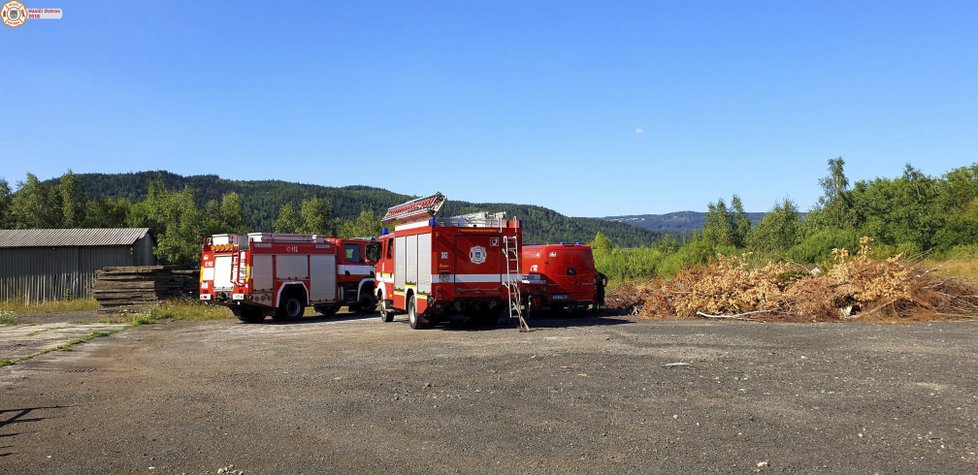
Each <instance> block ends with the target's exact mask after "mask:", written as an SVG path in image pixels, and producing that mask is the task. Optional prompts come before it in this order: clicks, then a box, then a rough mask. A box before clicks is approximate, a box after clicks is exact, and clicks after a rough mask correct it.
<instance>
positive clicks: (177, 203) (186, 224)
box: [127, 181, 208, 268]
mask: <svg viewBox="0 0 978 475" xmlns="http://www.w3.org/2000/svg"><path fill="white" fill-rule="evenodd" d="M127 221H128V223H129V225H130V226H135V227H148V228H150V230H152V232H153V235H154V236H155V237H156V250H155V253H156V257H157V259H158V260H159V261H160V263H162V264H170V265H176V266H181V267H188V268H190V267H196V266H198V265H199V264H200V245H201V242H202V241H203V238H204V236H205V235H206V234H207V231H208V230H207V225H208V224H207V220H206V219H205V216H204V213H203V212H202V211H201V210H200V209H199V208H198V207H197V202H196V196H195V193H194V190H193V189H191V188H190V187H185V188H184V189H183V190H181V191H179V192H171V191H169V190H167V189H166V187H165V186H164V185H163V182H162V181H153V182H151V183H150V185H149V190H148V192H147V196H146V199H145V200H143V201H141V202H139V203H136V204H135V205H133V207H132V212H131V213H130V214H129V216H128V217H127Z"/></svg>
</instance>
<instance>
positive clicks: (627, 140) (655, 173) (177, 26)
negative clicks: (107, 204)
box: [0, 0, 978, 216]
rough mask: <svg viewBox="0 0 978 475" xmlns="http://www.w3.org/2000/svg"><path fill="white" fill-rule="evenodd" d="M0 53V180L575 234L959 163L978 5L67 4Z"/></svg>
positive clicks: (812, 197)
mask: <svg viewBox="0 0 978 475" xmlns="http://www.w3.org/2000/svg"><path fill="white" fill-rule="evenodd" d="M26 3H27V6H28V7H61V8H63V9H64V18H63V19H62V20H58V21H40V20H37V21H32V22H28V23H27V24H26V25H25V26H23V27H21V28H18V29H10V28H6V27H4V28H2V29H0V45H2V51H3V52H4V56H5V58H6V60H5V61H4V68H3V70H2V73H0V94H2V96H3V99H2V100H0V130H3V131H4V133H3V136H4V142H5V145H4V146H3V147H0V163H2V165H0V176H2V177H4V178H6V179H7V180H8V181H10V182H15V181H17V180H21V179H23V176H24V174H25V173H27V172H28V171H31V172H33V173H35V174H37V175H38V176H40V177H41V178H49V177H54V176H58V175H60V174H61V173H63V172H64V171H65V170H66V169H68V168H71V169H73V170H74V171H75V172H76V173H80V172H110V173H111V172H127V171H139V170H148V169H167V170H170V171H173V172H176V173H181V174H218V175H220V176H222V177H226V178H235V179H268V178H275V179H282V180H287V181H298V182H304V183H316V184H322V185H331V186H341V185H349V184H365V185H372V186H378V187H383V188H387V189H390V190H394V191H397V192H402V193H408V194H427V193H430V192H433V191H442V192H443V193H445V194H446V195H448V196H449V197H450V198H455V199H464V200H469V201H516V202H523V203H533V204H539V205H543V206H547V207H551V208H554V209H556V210H558V211H560V212H563V213H565V214H570V215H578V216H601V215H613V214H632V213H660V212H668V211H677V210H684V209H695V210H703V209H705V208H706V204H707V203H708V202H709V201H712V200H715V199H716V198H718V197H721V196H722V197H729V195H730V194H732V193H739V194H740V195H741V197H742V198H743V200H744V203H745V206H746V207H747V208H748V209H749V210H757V211H761V210H766V209H768V208H770V206H771V205H772V204H773V203H774V202H775V201H776V200H778V199H780V198H782V197H784V196H790V197H791V198H792V199H794V200H795V201H796V202H797V203H798V204H799V205H800V206H801V207H802V208H808V207H809V206H811V205H812V204H813V203H814V202H815V201H816V199H817V197H818V195H819V194H820V190H819V188H818V184H817V179H818V177H820V176H822V175H824V174H825V167H826V160H828V159H829V158H832V157H836V156H843V157H844V158H845V159H846V161H847V165H848V173H849V176H850V178H852V179H861V178H872V177H875V176H896V175H898V174H899V173H900V171H901V169H902V167H903V164H904V163H906V162H911V163H912V164H914V165H915V166H917V167H918V168H921V169H923V170H924V171H925V172H926V173H929V174H941V173H944V172H946V171H947V170H949V169H952V168H955V167H958V166H962V165H967V164H971V163H972V162H975V161H978V153H976V150H978V86H976V85H978V28H976V24H978V2H974V1H941V2H927V1H922V0H921V1H914V2H906V1H875V2H868V1H864V2H852V1H844V2H830V1H819V2H806V3H807V4H806V5H802V4H801V3H802V2H773V1H771V2H762V1H751V2H744V1H733V0H730V1H721V2H706V1H701V2H696V1H693V2H679V1H669V2H653V1H635V2H626V1H605V2H597V1H589V2H585V1H568V0H563V1H554V2H537V1H533V2H527V1H513V2H508V1H497V0H493V1H482V2H477V1H468V2H457V1H454V2H425V1H420V2H390V3H388V2H381V1H374V2H282V1H279V2H272V3H264V4H263V5H260V4H257V3H255V4H249V6H247V7H246V6H245V5H244V2H175V1H167V2H113V1H99V2H78V1H63V0H43V1H42V0H28V1H26Z"/></svg>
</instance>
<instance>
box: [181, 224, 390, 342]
mask: <svg viewBox="0 0 978 475" xmlns="http://www.w3.org/2000/svg"><path fill="white" fill-rule="evenodd" d="M371 244H373V246H376V244H375V243H371V242H370V241H369V240H366V239H335V238H326V237H322V236H316V235H308V234H276V233H251V234H248V235H238V234H216V235H214V236H211V237H208V238H205V239H204V243H203V249H202V251H201V262H200V300H201V301H204V302H209V303H213V304H218V305H225V306H227V307H229V308H230V309H231V311H232V313H234V315H235V316H236V317H238V318H239V319H240V320H241V321H243V322H248V323H251V322H259V321H262V320H264V319H265V317H266V316H268V315H272V317H273V318H275V319H295V318H299V317H301V316H302V315H303V314H304V312H305V309H306V307H308V306H312V307H313V308H315V309H316V311H317V312H319V313H321V314H323V315H330V314H333V313H335V312H336V311H337V310H338V309H339V308H340V306H342V305H350V306H351V310H353V311H358V312H367V313H369V312H372V311H373V309H374V308H375V307H376V303H374V300H373V295H374V289H373V287H374V279H373V276H372V268H371V266H370V264H369V262H367V261H366V260H365V259H364V256H365V255H366V254H367V253H368V252H369V251H368V248H369V247H370V246H371ZM363 267H367V269H363Z"/></svg>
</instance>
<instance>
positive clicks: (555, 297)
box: [521, 243, 602, 315]
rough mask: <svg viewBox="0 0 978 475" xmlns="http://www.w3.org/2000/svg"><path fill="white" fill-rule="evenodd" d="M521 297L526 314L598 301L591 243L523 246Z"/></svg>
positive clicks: (582, 306)
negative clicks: (588, 244)
mask: <svg viewBox="0 0 978 475" xmlns="http://www.w3.org/2000/svg"><path fill="white" fill-rule="evenodd" d="M521 256H522V258H523V262H522V267H523V274H524V280H523V288H524V291H523V293H524V301H525V305H526V307H527V309H528V310H529V312H528V313H529V314H531V315H532V314H533V313H535V312H536V311H538V310H560V309H565V308H566V309H569V310H572V311H581V310H584V309H587V308H588V306H591V305H595V304H596V303H597V302H598V299H597V292H596V290H597V289H596V285H601V284H602V282H598V281H599V275H598V273H597V271H596V270H595V269H594V256H593V255H592V253H591V246H587V245H583V244H579V243H574V244H564V243H561V244H544V245H532V246H523V249H522V253H521Z"/></svg>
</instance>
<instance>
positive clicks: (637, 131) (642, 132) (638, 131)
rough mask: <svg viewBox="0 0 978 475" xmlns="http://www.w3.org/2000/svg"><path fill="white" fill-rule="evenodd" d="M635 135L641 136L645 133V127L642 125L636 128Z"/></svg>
mask: <svg viewBox="0 0 978 475" xmlns="http://www.w3.org/2000/svg"><path fill="white" fill-rule="evenodd" d="M635 135H638V136H639V137H641V136H643V135H645V129H643V128H641V127H638V128H636V129H635Z"/></svg>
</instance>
